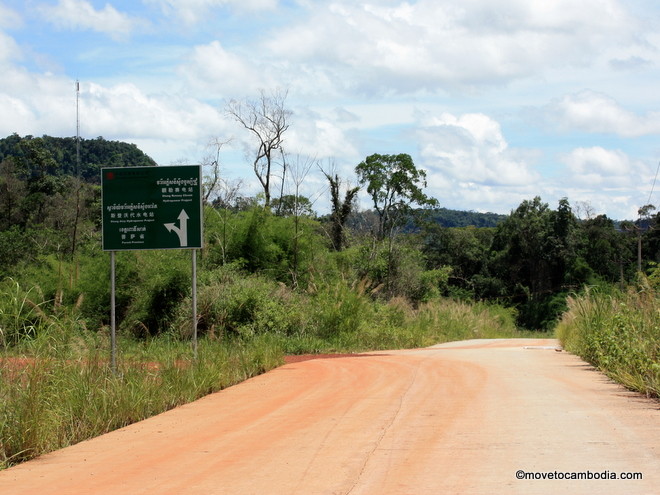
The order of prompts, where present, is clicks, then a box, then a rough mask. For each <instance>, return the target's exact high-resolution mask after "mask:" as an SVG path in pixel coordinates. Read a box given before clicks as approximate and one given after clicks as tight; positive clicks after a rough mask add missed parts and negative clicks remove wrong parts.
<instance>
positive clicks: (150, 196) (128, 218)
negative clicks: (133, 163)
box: [101, 165, 202, 251]
mask: <svg viewBox="0 0 660 495" xmlns="http://www.w3.org/2000/svg"><path fill="white" fill-rule="evenodd" d="M201 173H202V167H201V166H199V165H183V166H166V167H126V168H104V169H102V170H101V190H102V194H103V199H102V205H103V250H104V251H126V250H133V249H200V248H201V247H202V186H201V184H202V177H201Z"/></svg>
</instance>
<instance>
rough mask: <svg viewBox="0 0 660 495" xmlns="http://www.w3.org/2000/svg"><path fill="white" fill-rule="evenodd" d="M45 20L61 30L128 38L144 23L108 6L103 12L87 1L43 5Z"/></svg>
mask: <svg viewBox="0 0 660 495" xmlns="http://www.w3.org/2000/svg"><path fill="white" fill-rule="evenodd" d="M39 10H40V11H41V13H42V14H43V16H44V18H45V19H46V20H48V21H49V22H51V23H53V24H54V25H56V26H57V27H59V28H61V29H83V30H91V31H96V32H99V33H104V34H107V35H109V36H110V37H112V38H126V37H127V36H129V35H130V34H131V33H132V32H133V31H134V30H135V29H136V28H137V27H138V26H140V25H143V24H144V21H142V20H139V19H136V18H133V17H131V16H129V15H127V14H124V13H122V12H119V11H118V10H117V9H115V8H114V7H113V6H112V5H110V4H106V5H105V7H103V9H101V10H96V9H95V8H94V6H93V5H92V4H91V3H90V2H88V1H86V0H59V2H58V3H57V5H53V6H50V5H42V6H41V7H40V9H39Z"/></svg>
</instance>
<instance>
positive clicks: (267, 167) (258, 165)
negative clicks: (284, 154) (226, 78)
mask: <svg viewBox="0 0 660 495" xmlns="http://www.w3.org/2000/svg"><path fill="white" fill-rule="evenodd" d="M287 94H288V92H287V91H281V90H278V91H275V92H273V93H272V94H271V95H267V94H266V93H264V92H263V91H261V92H260V95H259V98H258V99H256V100H250V99H246V100H242V101H238V100H231V101H230V102H229V104H228V105H227V112H228V113H229V115H230V116H231V117H233V118H234V120H236V121H237V122H238V123H239V124H241V125H242V126H243V127H244V128H245V129H247V130H248V131H250V133H251V134H252V137H253V138H254V139H255V140H256V143H257V149H256V151H255V153H254V156H253V162H252V168H253V170H254V173H255V175H256V176H257V179H259V183H260V184H261V187H262V188H263V190H264V196H265V205H264V206H266V207H269V206H270V201H271V179H272V176H273V165H274V161H275V156H274V155H275V152H277V151H278V150H281V148H282V142H283V141H284V133H285V132H286V131H287V129H288V128H289V117H290V116H291V111H289V110H287V108H286V107H285V102H286V97H287ZM282 180H284V178H282Z"/></svg>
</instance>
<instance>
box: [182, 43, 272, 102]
mask: <svg viewBox="0 0 660 495" xmlns="http://www.w3.org/2000/svg"><path fill="white" fill-rule="evenodd" d="M178 73H179V74H181V75H182V76H183V77H184V78H185V79H186V80H187V81H188V82H189V84H190V85H191V86H192V87H193V88H195V89H197V90H201V91H203V93H204V94H205V95H206V96H207V97H220V98H226V97H228V96H234V95H236V94H239V95H243V94H250V93H254V92H256V91H257V89H258V83H259V82H260V81H261V78H260V72H259V69H258V68H257V67H253V66H252V64H251V63H250V62H248V61H247V60H246V59H245V58H242V57H241V56H239V55H237V54H234V53H232V52H230V51H227V50H225V48H224V47H223V46H222V45H221V44H220V42H219V41H212V42H211V43H209V44H207V45H199V46H196V47H194V48H193V50H192V52H191V53H190V55H189V56H188V57H187V58H186V62H185V64H183V65H182V66H180V67H179V68H178ZM262 87H263V86H262Z"/></svg>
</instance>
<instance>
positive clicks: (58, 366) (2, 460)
mask: <svg viewBox="0 0 660 495" xmlns="http://www.w3.org/2000/svg"><path fill="white" fill-rule="evenodd" d="M64 323H65V322H60V326H55V325H51V326H50V327H48V328H37V329H36V330H37V332H38V335H39V337H35V338H34V339H31V340H30V341H28V342H25V343H23V344H22V345H21V346H20V347H19V348H13V349H12V350H11V352H8V351H5V353H4V356H3V357H0V469H1V468H5V467H8V466H10V465H13V464H16V463H19V462H23V461H25V460H28V459H31V458H33V457H36V456H38V455H41V454H43V453H46V452H50V451H52V450H56V449H59V448H62V447H65V446H68V445H72V444H74V443H76V442H79V441H81V440H85V439H88V438H92V437H94V436H97V435H100V434H103V433H106V432H109V431H112V430H114V429H117V428H121V427H123V426H126V425H128V424H131V423H133V422H136V421H140V420H142V419H145V418H148V417H150V416H153V415H155V414H159V413H161V412H163V411H166V410H168V409H171V408H173V407H176V406H178V405H181V404H185V403H188V402H191V401H193V400H196V399H198V398H200V397H202V396H204V395H207V394H209V393H212V392H215V391H217V390H220V389H223V388H225V387H228V386H230V385H233V384H235V383H238V382H241V381H243V380H245V379H247V378H249V377H251V376H254V375H256V374H259V373H262V372H264V371H266V370H268V369H271V368H273V367H275V366H278V365H279V364H281V363H282V350H281V348H280V347H279V345H278V344H277V342H275V341H274V340H273V339H272V338H270V337H269V336H268V335H261V336H255V337H254V338H251V339H243V340H232V341H219V340H210V339H204V340H202V341H201V342H200V345H199V350H198V358H197V359H192V357H191V356H192V353H191V349H190V344H189V343H188V342H182V341H180V340H177V339H172V338H168V337H166V336H163V337H159V338H158V339H153V340H152V341H150V342H147V343H143V342H137V341H133V340H129V339H125V338H124V339H122V340H121V342H120V347H121V348H122V352H121V353H120V356H121V359H120V360H119V363H118V370H117V372H116V373H115V372H113V371H112V370H111V369H110V367H109V365H108V353H107V351H106V349H107V347H106V348H105V349H101V348H100V347H86V346H83V345H82V344H81V341H80V340H78V339H74V338H67V339H62V332H63V329H62V326H63V325H64ZM69 330H71V333H72V334H74V333H75V334H78V333H80V328H75V320H74V325H73V326H72V327H70V328H69ZM65 340H66V341H67V342H68V343H67V344H64V343H63V342H64V341H65ZM56 342H58V345H54V344H55V343H56ZM86 343H88V344H89V343H96V344H98V343H102V344H103V346H102V347H105V341H103V339H99V338H98V336H93V335H91V336H89V337H88V339H87V340H86ZM64 348H67V350H66V351H63V349H64ZM19 349H20V351H21V352H20V356H19V355H18V354H19ZM55 350H57V352H53V351H55Z"/></svg>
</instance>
